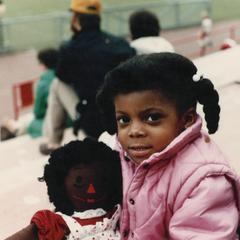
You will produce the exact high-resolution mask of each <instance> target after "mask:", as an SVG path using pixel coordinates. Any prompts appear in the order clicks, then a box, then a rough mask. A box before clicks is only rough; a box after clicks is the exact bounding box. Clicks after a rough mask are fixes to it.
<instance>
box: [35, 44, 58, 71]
mask: <svg viewBox="0 0 240 240" xmlns="http://www.w3.org/2000/svg"><path fill="white" fill-rule="evenodd" d="M37 58H38V60H39V62H40V63H42V64H44V65H45V66H46V67H47V68H48V69H55V68H56V65H57V61H58V50H56V49H54V48H46V49H42V50H40V51H39V52H38V55H37Z"/></svg>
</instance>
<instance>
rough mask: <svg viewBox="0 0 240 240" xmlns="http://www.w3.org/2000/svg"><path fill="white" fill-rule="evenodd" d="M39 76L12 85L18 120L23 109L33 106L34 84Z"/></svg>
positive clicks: (14, 108)
mask: <svg viewBox="0 0 240 240" xmlns="http://www.w3.org/2000/svg"><path fill="white" fill-rule="evenodd" d="M38 79H39V78H34V79H30V80H27V81H24V82H20V83H16V84H14V85H13V87H12V94H13V110H14V119H15V120H17V119H18V117H19V114H20V111H21V110H24V109H26V108H29V107H32V105H33V103H34V86H35V83H36V82H37V80H38Z"/></svg>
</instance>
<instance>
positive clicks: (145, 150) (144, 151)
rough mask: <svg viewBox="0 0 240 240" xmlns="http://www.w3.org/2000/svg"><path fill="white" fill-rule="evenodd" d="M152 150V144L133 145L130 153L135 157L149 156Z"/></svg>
mask: <svg viewBox="0 0 240 240" xmlns="http://www.w3.org/2000/svg"><path fill="white" fill-rule="evenodd" d="M150 151H151V147H150V146H131V147H129V148H128V153H129V155H131V157H133V158H144V157H146V158H147V157H148V155H149V153H150Z"/></svg>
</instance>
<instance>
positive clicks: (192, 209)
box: [169, 176, 239, 240]
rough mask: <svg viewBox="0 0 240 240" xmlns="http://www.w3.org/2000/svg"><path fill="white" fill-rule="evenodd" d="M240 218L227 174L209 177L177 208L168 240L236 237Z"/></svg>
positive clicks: (214, 239)
mask: <svg viewBox="0 0 240 240" xmlns="http://www.w3.org/2000/svg"><path fill="white" fill-rule="evenodd" d="M176 201H177V200H176ZM238 221H239V215H238V209H237V206H236V199H235V194H234V189H233V186H232V184H231V182H230V181H229V180H228V179H227V178H226V177H225V176H210V177H206V178H205V179H203V180H202V181H201V182H200V183H199V185H198V186H196V187H195V188H194V189H193V191H192V192H191V193H190V194H189V196H186V198H185V201H184V202H183V204H182V205H181V206H180V207H179V208H178V209H177V210H175V211H174V214H173V216H172V218H171V220H170V223H169V235H170V237H169V239H171V240H182V239H194V240H202V239H208V240H210V239H211V240H220V239H229V240H230V239H231V240H233V239H237V238H236V230H237V226H238Z"/></svg>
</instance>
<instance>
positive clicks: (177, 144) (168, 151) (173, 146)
mask: <svg viewBox="0 0 240 240" xmlns="http://www.w3.org/2000/svg"><path fill="white" fill-rule="evenodd" d="M201 128H202V119H201V117H200V116H199V115H198V117H197V120H196V122H195V123H194V124H193V125H192V126H190V127H188V128H187V129H186V130H185V131H183V132H182V133H181V134H180V135H178V136H177V137H176V138H175V139H174V140H173V141H172V142H171V143H170V144H169V145H168V146H167V147H166V148H165V149H164V150H163V151H161V152H157V153H154V154H152V155H151V156H150V157H149V158H148V159H146V160H144V161H143V162H142V163H141V164H140V165H142V164H146V163H147V164H148V163H150V164H154V163H155V162H158V161H159V160H160V159H161V160H162V159H169V158H170V157H172V156H174V155H176V154H177V153H178V152H179V151H180V150H181V149H183V148H184V147H185V146H186V145H187V144H188V143H190V142H192V141H193V140H194V139H196V138H197V137H199V136H200V135H201ZM116 142H117V150H118V151H119V152H120V156H121V158H122V159H125V160H127V161H128V159H129V158H128V157H127V155H126V152H125V151H124V150H123V149H122V146H121V145H120V143H119V141H118V140H117V141H116Z"/></svg>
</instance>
